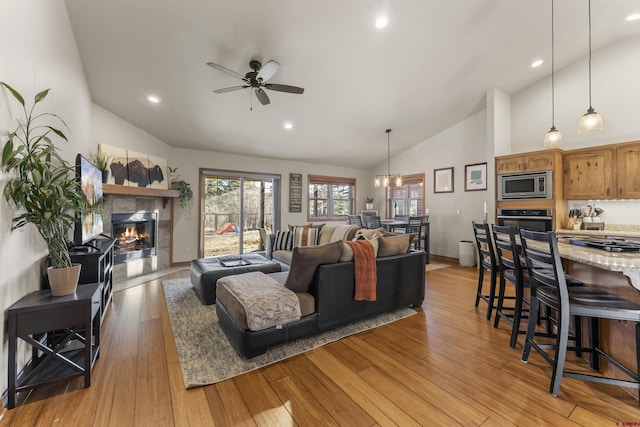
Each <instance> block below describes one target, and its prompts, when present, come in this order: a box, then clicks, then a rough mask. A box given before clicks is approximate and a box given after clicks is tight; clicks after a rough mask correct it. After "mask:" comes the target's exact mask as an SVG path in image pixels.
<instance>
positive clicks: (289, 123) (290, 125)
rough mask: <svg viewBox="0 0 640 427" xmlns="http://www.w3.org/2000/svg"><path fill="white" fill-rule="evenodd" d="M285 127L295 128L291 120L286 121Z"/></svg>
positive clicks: (287, 128)
mask: <svg viewBox="0 0 640 427" xmlns="http://www.w3.org/2000/svg"><path fill="white" fill-rule="evenodd" d="M284 128H285V129H286V130H289V129H293V123H291V122H286V123H285V124H284Z"/></svg>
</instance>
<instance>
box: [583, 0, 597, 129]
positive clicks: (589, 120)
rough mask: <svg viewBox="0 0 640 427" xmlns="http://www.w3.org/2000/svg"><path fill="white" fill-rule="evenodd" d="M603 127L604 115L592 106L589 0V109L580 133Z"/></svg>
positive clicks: (584, 116)
mask: <svg viewBox="0 0 640 427" xmlns="http://www.w3.org/2000/svg"><path fill="white" fill-rule="evenodd" d="M602 129H603V124H602V116H600V114H598V113H596V111H595V110H594V109H593V107H592V106H591V0H589V109H588V110H587V112H586V113H585V114H584V115H583V116H582V117H580V124H579V125H578V133H595V132H600V131H602Z"/></svg>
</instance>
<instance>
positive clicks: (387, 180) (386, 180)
mask: <svg viewBox="0 0 640 427" xmlns="http://www.w3.org/2000/svg"><path fill="white" fill-rule="evenodd" d="M385 132H386V133H387V174H386V175H376V178H375V181H374V185H375V186H376V187H380V183H381V182H380V181H381V180H382V186H383V187H389V186H390V185H391V181H392V180H393V182H394V183H395V186H396V187H401V186H402V175H391V148H390V138H389V134H390V133H391V129H387V130H386V131H385Z"/></svg>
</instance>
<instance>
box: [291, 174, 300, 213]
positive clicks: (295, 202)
mask: <svg viewBox="0 0 640 427" xmlns="http://www.w3.org/2000/svg"><path fill="white" fill-rule="evenodd" d="M289 212H302V174H301V173H290V174H289Z"/></svg>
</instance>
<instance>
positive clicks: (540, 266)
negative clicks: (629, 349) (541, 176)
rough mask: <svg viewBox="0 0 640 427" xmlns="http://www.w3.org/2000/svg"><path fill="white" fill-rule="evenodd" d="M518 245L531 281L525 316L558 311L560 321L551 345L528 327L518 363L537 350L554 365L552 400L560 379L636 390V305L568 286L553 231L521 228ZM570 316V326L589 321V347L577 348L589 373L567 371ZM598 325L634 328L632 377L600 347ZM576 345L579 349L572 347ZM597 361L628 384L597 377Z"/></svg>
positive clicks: (639, 337) (639, 346)
mask: <svg viewBox="0 0 640 427" xmlns="http://www.w3.org/2000/svg"><path fill="white" fill-rule="evenodd" d="M520 242H521V246H522V250H523V253H524V258H525V261H526V265H527V270H528V271H529V277H530V282H531V298H530V312H529V317H530V318H535V317H536V316H537V313H538V310H539V306H540V305H542V306H546V307H549V308H550V309H552V310H554V311H556V312H557V320H558V323H557V333H556V334H555V342H552V343H549V341H548V340H546V341H539V340H537V337H538V335H537V334H536V322H529V325H528V327H527V335H526V339H525V343H524V348H523V350H522V361H523V362H525V363H526V362H527V361H528V360H529V355H530V352H531V349H535V350H536V351H537V352H538V353H540V355H541V356H542V357H543V358H544V359H545V360H546V361H547V362H548V363H549V364H550V365H551V366H552V373H551V382H550V385H549V391H550V392H551V394H553V395H554V396H558V393H559V392H560V382H561V380H562V378H564V377H566V378H574V379H579V380H587V381H594V382H599V383H604V384H612V385H617V386H622V387H630V388H635V389H639V388H640V384H638V371H637V369H638V367H640V305H639V304H635V303H633V302H631V301H628V300H626V299H623V298H620V297H618V296H616V295H614V294H611V293H609V292H606V291H603V290H601V289H597V288H592V287H587V286H573V287H570V286H568V285H567V280H566V278H565V275H564V272H563V269H562V262H561V260H560V253H559V251H558V240H557V237H556V235H555V234H554V233H553V232H551V231H550V232H537V231H530V230H524V229H520ZM572 317H573V318H574V321H580V322H581V321H582V320H581V319H582V318H585V319H586V320H587V322H588V326H589V327H588V341H589V342H588V347H583V348H582V349H581V350H582V351H584V352H588V353H590V361H589V362H590V367H591V369H592V370H591V371H590V372H588V373H585V372H577V371H573V370H567V369H566V367H565V361H566V355H567V350H568V349H571V347H569V345H568V341H569V339H570V326H571V325H570V319H571V318H572ZM576 318H577V319H578V320H575V319H576ZM600 320H608V321H623V322H624V321H626V322H634V323H635V325H634V326H635V335H636V337H635V338H636V339H635V341H636V342H635V349H634V350H633V351H635V362H636V371H635V372H634V371H632V370H631V369H629V368H628V367H626V366H624V365H623V364H622V363H620V362H619V361H617V360H615V359H614V358H613V357H611V356H610V355H609V354H607V353H606V349H605V348H603V347H601V346H600V342H599V339H600V334H599V325H600ZM578 345H580V346H582V344H576V346H578ZM600 358H605V359H606V360H607V362H608V366H610V367H616V368H618V369H619V370H620V371H622V372H623V373H624V374H625V375H626V376H627V377H629V378H631V380H625V379H620V378H612V377H609V376H607V375H605V374H602V373H598V372H596V371H597V370H598V369H599V368H600Z"/></svg>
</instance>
